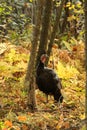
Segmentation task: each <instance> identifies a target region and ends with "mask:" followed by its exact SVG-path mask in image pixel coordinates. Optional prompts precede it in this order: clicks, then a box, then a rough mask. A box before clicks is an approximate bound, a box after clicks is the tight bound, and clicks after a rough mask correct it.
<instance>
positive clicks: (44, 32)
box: [36, 0, 52, 66]
mask: <svg viewBox="0 0 87 130" xmlns="http://www.w3.org/2000/svg"><path fill="white" fill-rule="evenodd" d="M51 11H52V0H45V9H44V14H43V18H42V29H41V35H40V44H39V50H38V55H37V62H36V66H37V64H38V62H39V59H40V56H41V54H42V52H43V50H46V47H47V42H48V41H47V40H48V31H49V25H50V18H51Z"/></svg>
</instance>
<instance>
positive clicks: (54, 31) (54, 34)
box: [46, 0, 65, 65]
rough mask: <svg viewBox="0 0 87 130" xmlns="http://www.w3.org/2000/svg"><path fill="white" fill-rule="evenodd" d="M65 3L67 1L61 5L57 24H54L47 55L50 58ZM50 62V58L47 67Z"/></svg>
mask: <svg viewBox="0 0 87 130" xmlns="http://www.w3.org/2000/svg"><path fill="white" fill-rule="evenodd" d="M64 1H65V0H62V2H61V5H60V8H59V9H57V13H56V19H55V23H54V26H53V32H52V34H51V39H50V43H49V46H48V51H47V55H48V56H50V53H51V50H52V45H53V42H54V38H55V36H56V32H57V29H58V25H59V21H60V16H61V12H62V8H63V4H64ZM48 61H49V58H48V60H47V62H46V65H47V64H48Z"/></svg>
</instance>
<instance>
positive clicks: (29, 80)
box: [25, 0, 42, 111]
mask: <svg viewBox="0 0 87 130" xmlns="http://www.w3.org/2000/svg"><path fill="white" fill-rule="evenodd" d="M37 5H38V7H37V11H36V25H35V26H34V32H33V41H32V49H31V54H30V60H29V64H28V70H27V74H26V77H25V87H27V88H28V102H27V104H28V108H29V110H30V111H35V110H37V107H36V99H35V61H36V54H37V47H38V38H39V33H40V22H41V9H42V8H41V6H40V5H41V0H37Z"/></svg>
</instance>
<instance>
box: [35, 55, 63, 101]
mask: <svg viewBox="0 0 87 130" xmlns="http://www.w3.org/2000/svg"><path fill="white" fill-rule="evenodd" d="M44 58H46V55H42V56H41V59H40V63H39V65H38V67H37V72H36V73H37V75H36V84H37V86H38V88H39V90H41V91H42V92H43V93H45V94H47V95H53V96H54V99H55V100H56V101H60V102H62V101H63V96H62V94H61V87H62V85H61V82H60V79H59V78H58V76H57V74H56V73H55V72H54V70H52V69H50V68H47V67H44V62H45V59H44Z"/></svg>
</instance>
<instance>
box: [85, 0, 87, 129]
mask: <svg viewBox="0 0 87 130" xmlns="http://www.w3.org/2000/svg"><path fill="white" fill-rule="evenodd" d="M85 70H86V85H85V91H86V93H85V118H86V119H87V0H85ZM86 130H87V123H86Z"/></svg>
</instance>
